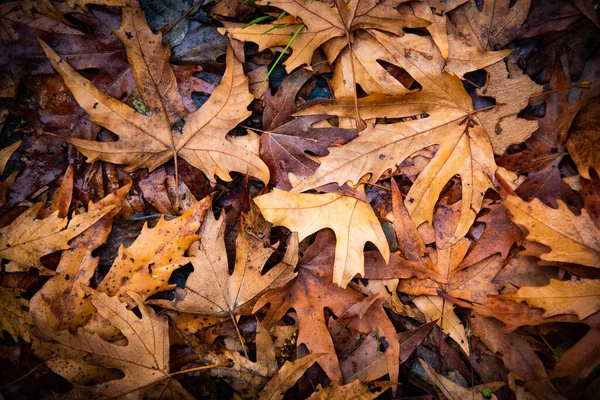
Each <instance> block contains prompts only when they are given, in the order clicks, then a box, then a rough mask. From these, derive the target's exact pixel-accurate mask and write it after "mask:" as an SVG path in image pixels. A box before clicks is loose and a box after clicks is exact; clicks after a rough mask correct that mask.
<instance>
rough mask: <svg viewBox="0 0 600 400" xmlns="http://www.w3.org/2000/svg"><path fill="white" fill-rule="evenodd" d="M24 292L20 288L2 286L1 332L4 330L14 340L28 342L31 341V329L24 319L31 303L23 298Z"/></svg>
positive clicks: (0, 287)
mask: <svg viewBox="0 0 600 400" xmlns="http://www.w3.org/2000/svg"><path fill="white" fill-rule="evenodd" d="M24 292H25V291H24V290H21V289H18V288H6V287H2V286H0V309H2V313H1V316H0V332H2V331H3V330H4V331H6V332H8V334H9V335H10V336H12V338H13V340H15V341H17V340H19V337H21V338H23V340H25V341H26V342H29V341H31V338H30V336H29V329H27V326H26V325H25V323H24V321H23V319H24V317H25V315H26V314H27V309H28V306H29V302H28V301H27V300H25V299H24V298H23V297H21V294H22V293H24Z"/></svg>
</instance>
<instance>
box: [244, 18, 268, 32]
mask: <svg viewBox="0 0 600 400" xmlns="http://www.w3.org/2000/svg"><path fill="white" fill-rule="evenodd" d="M269 18H272V17H271V16H270V15H263V16H262V17H258V18H254V19H253V20H252V21H250V22H248V23H247V24H244V26H242V29H246V28H247V27H249V26H252V25H254V24H258V23H259V22H262V21H264V20H265V19H269Z"/></svg>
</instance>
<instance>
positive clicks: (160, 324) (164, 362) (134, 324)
mask: <svg viewBox="0 0 600 400" xmlns="http://www.w3.org/2000/svg"><path fill="white" fill-rule="evenodd" d="M87 291H88V292H89V294H90V295H91V301H92V304H93V305H94V307H95V308H96V309H97V310H98V313H100V314H101V315H102V316H103V317H104V318H106V319H107V320H109V321H111V323H112V324H113V325H115V326H116V327H117V328H118V329H119V330H120V331H121V332H123V334H124V335H125V337H126V338H127V341H128V342H127V345H126V346H119V345H116V344H113V343H109V342H106V341H104V340H103V339H101V338H100V337H98V336H97V335H93V334H90V333H88V332H86V331H85V330H79V331H78V332H77V334H76V335H72V334H70V333H68V332H66V331H61V332H56V331H54V330H52V329H51V328H49V327H46V326H43V325H42V326H36V327H35V331H36V335H38V336H41V338H40V339H41V340H42V341H40V342H39V346H41V347H42V348H46V349H49V350H50V351H52V352H58V353H60V354H61V358H55V359H52V360H49V361H47V363H46V364H47V365H48V367H49V368H50V369H52V370H53V371H54V372H56V373H58V374H59V375H61V376H63V377H65V378H66V379H67V380H70V381H71V382H72V384H73V387H74V394H75V393H77V394H78V395H80V396H84V395H87V396H89V395H90V394H91V395H93V396H98V395H100V394H102V395H104V396H108V397H111V398H115V397H121V396H128V397H131V398H141V397H143V396H144V395H145V394H146V393H152V391H153V390H154V386H153V385H155V384H160V382H161V381H163V380H170V378H169V336H168V328H169V325H168V322H167V320H166V318H164V317H161V316H158V315H156V314H155V312H154V311H153V310H152V309H151V308H150V307H147V306H145V305H144V303H143V301H142V299H141V298H140V297H139V296H137V295H136V294H135V293H130V295H131V296H132V297H133V298H134V300H135V304H136V305H137V306H138V307H139V310H140V312H141V314H142V317H141V318H138V317H137V316H136V315H135V314H133V312H132V311H129V310H128V309H127V307H126V305H125V304H124V303H121V302H120V301H119V299H118V298H117V297H109V296H107V295H106V294H104V293H100V292H96V291H93V290H91V289H87ZM82 357H84V359H87V360H88V363H85V364H84V363H81V361H80V360H81V358H82ZM113 368H114V369H117V370H119V371H121V372H122V373H123V374H124V376H123V377H122V378H121V379H113V380H109V381H108V382H102V381H100V383H95V384H92V385H90V386H85V382H86V381H92V382H93V381H94V380H97V379H99V378H102V375H103V374H106V372H107V371H108V370H110V369H113ZM107 376H110V374H108V375H107Z"/></svg>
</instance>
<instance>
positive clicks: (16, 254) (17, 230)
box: [0, 202, 115, 271]
mask: <svg viewBox="0 0 600 400" xmlns="http://www.w3.org/2000/svg"><path fill="white" fill-rule="evenodd" d="M43 206H44V203H43V202H40V203H37V204H35V205H33V206H31V207H29V208H28V209H27V210H25V212H23V214H21V215H19V216H18V217H17V218H16V219H15V220H14V221H13V222H12V223H11V224H10V225H8V226H5V227H4V228H1V229H0V258H3V259H6V260H11V261H14V262H16V263H18V264H19V265H21V266H22V267H20V269H21V268H22V269H24V270H25V271H26V270H27V269H29V267H30V266H31V267H36V268H38V269H42V270H43V269H44V267H43V265H42V263H41V261H40V258H41V257H42V256H45V255H46V254H50V253H54V252H55V251H58V250H66V249H68V248H69V247H70V246H69V240H71V239H73V238H74V237H75V236H77V235H80V234H81V233H82V232H84V231H85V230H86V229H88V228H89V227H91V226H92V225H94V224H95V223H96V222H97V221H98V220H99V219H100V218H102V217H104V216H105V215H106V214H108V213H109V212H110V211H111V210H112V209H114V208H115V206H114V205H108V206H106V207H103V208H100V209H94V210H89V211H88V212H86V213H84V214H78V215H75V216H73V217H72V218H71V219H70V220H69V219H68V218H67V217H65V218H60V217H59V216H58V213H59V212H58V211H55V212H54V214H52V215H50V216H49V217H48V218H46V219H36V216H37V214H38V212H39V211H40V209H41V208H42V207H43Z"/></svg>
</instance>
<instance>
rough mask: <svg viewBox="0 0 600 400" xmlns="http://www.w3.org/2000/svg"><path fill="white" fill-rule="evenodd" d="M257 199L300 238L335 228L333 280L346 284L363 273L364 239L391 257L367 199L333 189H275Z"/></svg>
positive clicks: (262, 208) (268, 214) (268, 217)
mask: <svg viewBox="0 0 600 400" xmlns="http://www.w3.org/2000/svg"><path fill="white" fill-rule="evenodd" d="M254 202H255V203H256V204H257V205H258V207H259V208H260V211H261V212H262V214H263V215H264V216H265V219H266V220H267V221H269V222H271V223H272V224H273V225H275V226H278V225H282V226H285V227H286V228H288V229H290V230H291V231H293V232H298V240H300V241H301V240H303V239H304V238H306V237H307V236H309V235H311V234H313V233H315V232H317V231H319V230H321V229H325V228H330V229H332V230H333V231H334V232H335V237H336V246H335V263H334V267H333V283H335V284H336V285H339V286H341V287H346V285H348V282H350V280H351V279H352V278H354V276H355V275H356V274H359V275H361V276H364V253H363V248H364V246H365V243H367V242H371V243H373V244H375V245H376V246H377V248H378V249H379V250H380V251H381V253H382V254H383V257H384V259H385V260H386V261H387V260H388V259H389V247H388V244H387V240H386V239H385V235H384V234H383V231H382V229H381V225H380V224H379V221H378V220H377V217H376V216H375V213H374V212H373V209H372V208H371V206H370V205H369V204H368V203H365V202H363V201H360V200H357V199H355V198H352V197H347V196H342V195H338V194H334V193H326V194H319V195H315V194H297V193H288V192H284V191H282V190H277V189H274V190H273V192H271V193H269V194H265V195H262V196H259V197H257V198H255V199H254Z"/></svg>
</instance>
